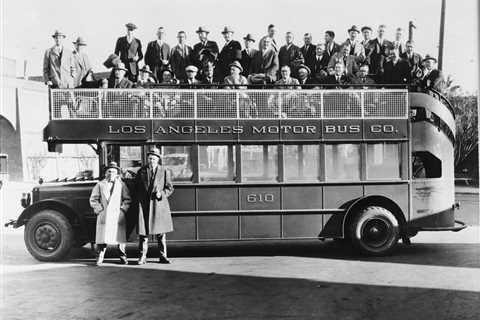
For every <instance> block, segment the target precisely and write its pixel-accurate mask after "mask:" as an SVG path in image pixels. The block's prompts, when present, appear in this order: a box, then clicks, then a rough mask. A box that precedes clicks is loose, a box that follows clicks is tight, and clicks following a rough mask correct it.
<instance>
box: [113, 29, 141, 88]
mask: <svg viewBox="0 0 480 320" xmlns="http://www.w3.org/2000/svg"><path fill="white" fill-rule="evenodd" d="M125 27H126V28H127V34H126V35H125V36H124V37H120V38H118V39H117V43H116V45H115V50H114V53H115V54H116V55H118V56H119V57H120V60H121V61H122V62H123V64H124V65H125V66H126V67H127V70H128V78H129V79H130V80H131V81H133V82H136V81H137V76H138V62H139V61H140V60H142V59H143V53H142V43H141V42H140V40H139V39H137V38H135V36H134V33H135V30H136V29H137V26H136V25H135V24H133V23H131V22H129V23H127V24H126V25H125Z"/></svg>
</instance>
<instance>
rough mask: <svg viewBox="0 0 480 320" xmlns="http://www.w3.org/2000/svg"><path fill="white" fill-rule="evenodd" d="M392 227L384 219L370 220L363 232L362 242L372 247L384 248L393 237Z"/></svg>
mask: <svg viewBox="0 0 480 320" xmlns="http://www.w3.org/2000/svg"><path fill="white" fill-rule="evenodd" d="M391 234H392V228H391V226H390V225H389V224H388V223H387V222H385V221H384V220H382V219H372V220H369V221H368V222H367V223H366V224H365V226H364V228H363V232H362V240H363V241H364V242H365V244H367V245H368V246H371V247H381V246H383V245H384V244H385V243H386V242H387V241H388V240H389V239H390V237H391Z"/></svg>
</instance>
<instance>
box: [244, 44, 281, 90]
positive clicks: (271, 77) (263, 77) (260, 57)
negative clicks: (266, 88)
mask: <svg viewBox="0 0 480 320" xmlns="http://www.w3.org/2000/svg"><path fill="white" fill-rule="evenodd" d="M271 41H272V40H271V39H270V38H265V40H264V41H263V47H262V49H261V50H260V51H258V52H257V53H256V54H255V55H254V56H253V59H252V64H251V66H250V72H249V74H250V75H249V81H250V83H254V84H255V83H273V82H275V81H276V80H277V71H278V55H277V53H276V52H275V50H274V49H273V48H272V46H271Z"/></svg>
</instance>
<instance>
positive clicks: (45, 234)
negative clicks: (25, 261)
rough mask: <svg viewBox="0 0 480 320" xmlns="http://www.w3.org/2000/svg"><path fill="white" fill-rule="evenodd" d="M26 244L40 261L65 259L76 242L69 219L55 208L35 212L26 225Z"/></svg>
mask: <svg viewBox="0 0 480 320" xmlns="http://www.w3.org/2000/svg"><path fill="white" fill-rule="evenodd" d="M24 240H25V245H26V246H27V249H28V251H29V252H30V254H31V255H32V256H33V257H34V258H35V259H37V260H40V261H60V260H63V259H64V258H65V257H66V256H67V254H68V253H69V252H70V249H71V248H72V247H73V245H74V243H75V234H74V232H73V228H72V225H71V224H70V222H69V221H68V219H67V218H66V217H65V216H64V215H62V214H61V213H60V212H58V211H55V210H49V209H46V210H42V211H39V212H38V213H36V214H34V215H33V216H32V218H31V219H30V220H28V222H27V224H26V225H25V232H24Z"/></svg>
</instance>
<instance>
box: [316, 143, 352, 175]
mask: <svg viewBox="0 0 480 320" xmlns="http://www.w3.org/2000/svg"><path fill="white" fill-rule="evenodd" d="M325 179H326V180H327V181H338V180H352V181H360V145H359V144H326V145H325Z"/></svg>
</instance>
